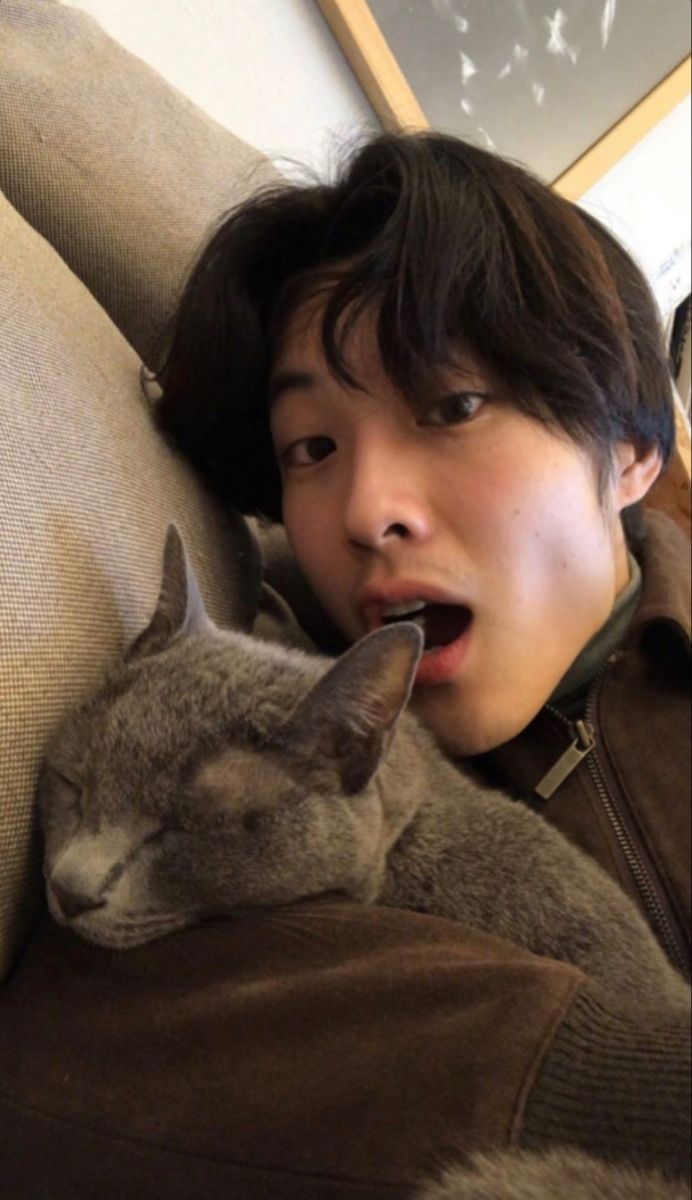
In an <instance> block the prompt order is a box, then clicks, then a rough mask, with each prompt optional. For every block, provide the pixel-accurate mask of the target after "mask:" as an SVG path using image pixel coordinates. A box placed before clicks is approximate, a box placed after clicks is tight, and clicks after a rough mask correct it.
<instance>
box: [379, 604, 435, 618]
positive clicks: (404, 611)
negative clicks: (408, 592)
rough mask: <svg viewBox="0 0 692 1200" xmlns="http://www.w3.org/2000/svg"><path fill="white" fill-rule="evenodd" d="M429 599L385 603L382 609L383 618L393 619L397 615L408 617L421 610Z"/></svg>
mask: <svg viewBox="0 0 692 1200" xmlns="http://www.w3.org/2000/svg"><path fill="white" fill-rule="evenodd" d="M426 604H427V600H401V601H400V602H399V603H398V604H385V606H384V608H383V609H382V619H383V620H384V621H391V620H393V619H394V618H395V617H407V616H409V615H410V614H411V613H418V612H421V610H422V609H424V608H425V606H426Z"/></svg>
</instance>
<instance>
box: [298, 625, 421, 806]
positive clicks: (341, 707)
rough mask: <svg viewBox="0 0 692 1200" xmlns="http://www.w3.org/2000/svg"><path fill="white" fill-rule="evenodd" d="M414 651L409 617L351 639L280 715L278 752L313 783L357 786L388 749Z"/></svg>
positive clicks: (416, 635)
mask: <svg viewBox="0 0 692 1200" xmlns="http://www.w3.org/2000/svg"><path fill="white" fill-rule="evenodd" d="M422 651H423V634H422V633H421V631H420V629H419V628H418V626H417V625H414V624H413V623H412V622H402V623H401V624H400V625H390V626H385V628H383V629H378V630H377V632H375V633H371V634H368V636H367V637H364V638H362V639H361V641H359V642H356V644H355V646H352V647H351V649H350V650H347V651H346V653H345V654H343V655H342V656H341V658H339V659H337V661H336V663H335V664H334V666H333V667H331V668H330V669H329V670H328V671H327V673H326V675H323V676H322V678H321V679H320V680H318V682H317V683H316V685H315V686H314V688H313V689H312V691H311V692H309V693H308V695H307V696H306V697H305V699H304V700H301V702H300V703H299V705H298V707H297V708H296V709H295V710H294V711H293V712H292V713H291V715H290V717H288V718H287V720H286V722H285V723H284V725H283V726H282V728H281V729H280V730H279V731H278V736H277V749H278V750H279V752H280V753H284V754H287V755H288V757H289V758H294V759H295V760H296V762H297V763H298V764H300V767H301V771H302V772H306V773H307V774H308V776H309V777H310V778H311V779H312V780H313V781H314V782H315V783H317V781H319V780H323V781H325V782H326V783H328V782H329V781H332V782H336V781H338V786H339V787H340V789H341V791H342V792H344V793H345V794H346V795H347V796H348V795H354V794H355V793H356V792H360V791H362V789H363V788H364V787H365V786H366V784H367V783H368V781H369V780H370V779H371V777H372V776H373V775H374V773H375V771H376V770H377V767H378V766H379V764H380V761H381V759H382V757H383V755H384V753H385V751H386V750H387V748H388V746H389V743H390V741H391V739H392V736H393V734H394V729H395V727H396V723H397V721H398V719H399V716H400V714H401V711H402V709H403V708H404V705H405V704H406V701H407V700H408V698H409V695H410V692H411V687H412V686H413V679H414V676H415V673H416V667H417V665H418V660H419V659H420V656H421V654H422ZM317 785H318V786H319V784H318V783H317Z"/></svg>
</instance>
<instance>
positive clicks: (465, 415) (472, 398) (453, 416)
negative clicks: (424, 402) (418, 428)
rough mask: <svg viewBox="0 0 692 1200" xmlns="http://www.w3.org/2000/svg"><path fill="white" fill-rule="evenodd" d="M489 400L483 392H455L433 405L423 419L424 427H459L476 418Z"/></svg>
mask: <svg viewBox="0 0 692 1200" xmlns="http://www.w3.org/2000/svg"><path fill="white" fill-rule="evenodd" d="M487 399H488V397H487V396H486V395H484V394H483V393H482V392H454V393H453V394H452V395H451V396H443V398H442V399H441V400H438V401H437V402H436V403H435V404H432V405H431V406H430V408H429V409H428V410H427V412H426V414H425V416H424V417H423V418H422V421H421V424H423V425H458V424H460V423H461V422H463V421H468V420H469V418H470V417H474V416H475V415H476V413H477V412H478V410H479V408H480V407H481V406H482V405H483V404H484V402H485V401H486V400H487Z"/></svg>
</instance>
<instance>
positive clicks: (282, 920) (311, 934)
mask: <svg viewBox="0 0 692 1200" xmlns="http://www.w3.org/2000/svg"><path fill="white" fill-rule="evenodd" d="M262 915H263V919H264V921H265V923H266V924H268V925H272V926H274V927H277V926H278V927H279V928H280V929H281V931H282V932H283V933H287V934H290V935H291V936H292V937H293V938H294V939H295V940H296V941H299V942H308V943H310V942H318V941H321V942H326V941H328V940H329V939H328V938H327V937H325V936H323V935H322V934H321V932H320V933H319V934H318V933H317V932H316V931H315V930H314V929H310V930H307V929H303V928H300V929H297V928H296V926H295V923H294V922H295V918H294V916H293V914H291V913H289V912H286V911H285V910H284V909H273V910H267V911H266V912H264V913H263V914H262ZM256 919H257V918H256Z"/></svg>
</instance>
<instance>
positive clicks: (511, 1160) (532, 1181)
mask: <svg viewBox="0 0 692 1200" xmlns="http://www.w3.org/2000/svg"><path fill="white" fill-rule="evenodd" d="M559 1196H564V1197H565V1198H566V1200H690V1189H689V1186H688V1184H687V1183H685V1182H683V1181H682V1180H675V1181H673V1180H671V1179H669V1178H667V1177H666V1176H664V1175H663V1174H661V1172H660V1171H655V1170H651V1171H644V1170H637V1169H636V1168H634V1167H627V1166H619V1165H617V1166H616V1165H611V1164H610V1163H605V1162H600V1161H599V1160H598V1159H595V1158H591V1157H590V1156H589V1155H587V1154H584V1153H582V1152H581V1151H579V1150H571V1149H567V1148H563V1147H557V1148H555V1149H552V1150H548V1151H544V1152H542V1153H539V1154H537V1153H533V1152H531V1151H517V1150H499V1151H496V1152H495V1153H493V1154H476V1155H474V1156H473V1158H472V1160H471V1163H470V1165H468V1166H464V1167H450V1168H449V1170H448V1171H446V1172H445V1174H444V1176H443V1178H442V1179H441V1180H440V1181H439V1182H436V1183H433V1184H428V1185H424V1187H423V1190H422V1191H421V1192H420V1193H419V1194H418V1196H417V1198H416V1200H557V1197H559Z"/></svg>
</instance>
